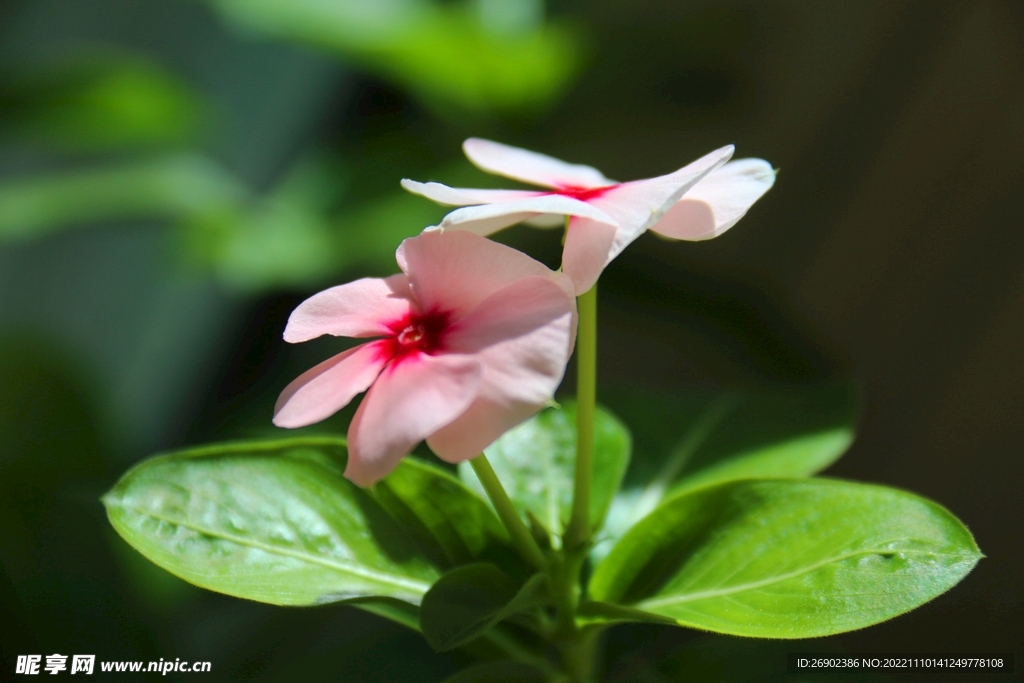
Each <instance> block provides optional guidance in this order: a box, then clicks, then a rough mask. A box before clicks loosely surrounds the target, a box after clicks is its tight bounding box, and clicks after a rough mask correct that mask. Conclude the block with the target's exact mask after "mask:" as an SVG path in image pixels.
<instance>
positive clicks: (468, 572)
mask: <svg viewBox="0 0 1024 683" xmlns="http://www.w3.org/2000/svg"><path fill="white" fill-rule="evenodd" d="M549 599H550V598H549V594H548V581H547V576H546V575H544V574H535V575H534V576H532V577H531V578H530V579H529V580H528V581H527V582H526V583H524V584H520V583H519V582H518V581H516V580H515V579H513V578H512V577H510V576H509V575H507V574H505V573H504V572H502V571H501V570H500V569H498V568H497V567H495V566H494V565H493V564H483V563H481V564H471V565H467V566H465V567H459V568H458V569H453V570H452V571H450V572H448V573H447V574H445V575H444V576H442V577H441V578H440V579H438V580H437V583H435V584H434V585H433V586H431V588H430V590H429V591H428V592H427V594H426V595H425V596H423V604H422V605H421V606H420V627H421V628H422V630H423V637H424V638H426V639H427V642H428V643H429V644H430V647H432V648H434V650H436V651H437V652H445V651H447V650H452V649H454V648H456V647H459V646H460V645H465V644H466V643H468V642H470V641H471V640H473V639H474V638H477V637H479V636H481V635H483V634H484V633H485V632H486V631H487V630H488V629H490V628H491V627H492V626H494V625H496V624H497V623H498V622H499V621H501V620H502V619H507V618H508V617H511V616H513V615H515V614H518V613H520V612H523V611H525V610H528V609H531V608H533V607H537V606H539V605H542V604H545V603H546V602H548V601H549Z"/></svg>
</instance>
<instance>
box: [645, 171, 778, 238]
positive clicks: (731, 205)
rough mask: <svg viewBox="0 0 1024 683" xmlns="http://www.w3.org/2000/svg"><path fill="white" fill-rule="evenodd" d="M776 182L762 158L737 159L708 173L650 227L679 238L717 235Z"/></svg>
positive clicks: (667, 235) (773, 174)
mask: <svg viewBox="0 0 1024 683" xmlns="http://www.w3.org/2000/svg"><path fill="white" fill-rule="evenodd" d="M774 184H775V171H774V170H773V169H772V166H771V164H769V163H768V162H767V161H764V160H763V159H738V160H736V161H730V162H729V163H727V164H725V165H724V166H722V167H721V168H717V169H715V170H714V171H712V172H711V173H709V174H707V176H705V177H704V179H703V180H701V181H700V182H699V183H697V184H696V185H694V186H693V187H692V188H690V190H689V191H687V192H686V194H684V195H683V198H682V199H680V200H679V201H678V202H676V205H675V206H673V207H672V208H671V209H669V210H668V212H667V213H666V214H665V216H664V217H663V218H662V219H661V220H660V221H658V222H657V223H656V224H655V225H654V226H652V227H651V230H653V231H654V232H657V233H659V234H661V235H664V236H665V237H672V238H674V239H677V240H706V239H711V238H712V237H718V236H719V235H721V234H722V233H723V232H725V231H726V230H728V229H729V228H731V227H732V226H734V225H736V222H737V221H739V219H741V218H743V215H744V214H745V213H746V212H747V210H749V209H750V207H751V206H752V205H753V204H754V202H756V201H757V200H758V199H760V198H761V196H762V195H763V194H764V193H765V192H767V191H768V190H770V189H771V187H772V185H774Z"/></svg>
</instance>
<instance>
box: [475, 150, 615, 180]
mask: <svg viewBox="0 0 1024 683" xmlns="http://www.w3.org/2000/svg"><path fill="white" fill-rule="evenodd" d="M462 149H463V151H464V152H465V153H466V156H467V157H468V158H469V160H470V161H472V162H473V163H474V164H475V165H476V166H477V167H478V168H480V169H482V170H484V171H487V172H488V173H495V174H497V175H501V176H505V177H506V178H512V179H513V180H521V181H523V182H524V183H531V184H533V185H541V186H542V187H556V188H557V187H587V188H590V187H602V186H604V185H613V184H614V183H615V181H613V180H608V178H605V177H604V176H603V175H602V174H601V172H600V171H598V170H597V169H596V168H591V167H590V166H583V165H581V164H567V163H566V162H564V161H560V160H558V159H555V158H554V157H549V156H547V155H546V154H538V153H537V152H530V151H528V150H525V149H520V148H519V147H511V146H509V145H503V144H501V143H500V142H491V141H490V140H482V139H480V138H470V139H468V140H466V141H465V142H464V143H462Z"/></svg>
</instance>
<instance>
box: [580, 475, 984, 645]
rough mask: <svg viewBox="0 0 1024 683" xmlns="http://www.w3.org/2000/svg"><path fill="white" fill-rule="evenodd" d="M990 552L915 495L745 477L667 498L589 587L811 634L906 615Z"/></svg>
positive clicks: (667, 608) (714, 619)
mask: <svg viewBox="0 0 1024 683" xmlns="http://www.w3.org/2000/svg"><path fill="white" fill-rule="evenodd" d="M980 558H981V552H980V551H979V550H978V547H977V545H976V544H975V542H974V539H973V538H972V537H971V534H970V533H969V532H968V531H967V529H966V528H965V527H964V526H963V524H961V523H960V522H959V521H958V520H957V519H956V518H955V517H954V516H953V515H951V514H950V513H949V512H948V511H947V510H945V509H944V508H942V507H941V506H939V505H937V504H936V503H933V502H931V501H928V500H925V499H923V498H920V497H918V496H915V495H913V494H910V493H906V492H903V491H898V490H895V489H889V488H885V487H881V486H871V485H867V484H854V483H848V482H843V481H834V480H823V479H791V480H746V481H736V482H727V483H724V484H719V485H717V486H711V487H707V488H700V489H696V490H694V491H691V492H690V493H686V494H683V495H680V496H678V497H674V498H671V499H669V500H668V501H666V502H665V503H664V504H662V505H661V506H660V507H659V508H658V509H657V510H655V511H654V512H653V513H652V514H650V515H649V516H647V517H646V518H645V519H644V520H643V521H642V522H640V523H639V524H637V525H636V526H635V527H633V528H632V529H631V530H630V531H629V532H628V533H627V534H626V536H624V537H623V538H622V539H621V540H620V541H619V542H618V543H617V544H616V546H615V547H614V548H613V549H612V551H611V553H610V554H609V555H608V557H607V558H605V560H604V561H603V562H602V563H601V564H600V565H599V566H598V567H597V569H596V570H595V572H594V575H593V577H592V578H591V581H590V590H589V594H590V597H591V599H593V600H595V601H598V602H606V603H612V604H616V605H622V606H626V607H630V608H633V609H637V610H641V611H643V612H649V613H651V614H655V615H659V616H663V617H669V618H672V619H675V620H676V621H677V622H678V623H679V624H680V625H683V626H691V627H694V628H700V629H705V630H708V631H717V632H720V633H728V634H733V635H743V636H755V637H762V638H810V637H816V636H824V635H829V634H832V633H840V632H843V631H849V630H853V629H857V628H863V627H865V626H869V625H871V624H876V623H878V622H881V621H885V620H887V619H891V618H893V617H895V616H897V615H900V614H903V613H904V612H907V611H909V610H911V609H913V608H915V607H917V606H919V605H921V604H923V603H925V602H927V601H929V600H931V599H932V598H934V597H936V596H938V595H940V594H941V593H943V592H945V591H946V590H948V589H950V588H951V587H953V586H954V585H955V584H956V583H957V582H959V581H960V580H961V579H962V578H963V577H964V576H966V574H967V573H968V572H969V571H970V570H971V569H972V568H973V567H974V565H975V564H976V563H977V562H978V560H979V559H980Z"/></svg>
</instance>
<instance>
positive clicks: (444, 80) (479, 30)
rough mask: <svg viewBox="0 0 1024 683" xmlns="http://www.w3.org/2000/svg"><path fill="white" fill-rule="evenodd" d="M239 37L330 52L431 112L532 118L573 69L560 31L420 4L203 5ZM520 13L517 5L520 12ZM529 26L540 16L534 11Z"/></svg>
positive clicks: (571, 51)
mask: <svg viewBox="0 0 1024 683" xmlns="http://www.w3.org/2000/svg"><path fill="white" fill-rule="evenodd" d="M211 4H212V5H213V6H214V7H215V8H216V9H217V10H218V11H219V12H220V13H221V14H222V15H224V16H225V18H227V19H228V20H229V21H232V22H234V23H236V24H239V25H242V26H244V27H245V28H247V29H249V30H255V31H258V32H261V33H264V34H266V35H270V36H274V37H277V38H283V39H287V40H298V41H301V42H304V43H308V44H312V45H316V46H318V47H323V48H326V49H328V50H332V51H336V52H338V53H340V54H341V55H344V56H345V57H346V61H349V62H353V61H354V62H356V63H357V64H359V65H360V66H361V67H363V68H365V69H367V70H369V71H372V72H374V73H376V74H378V75H381V76H384V77H385V78H387V79H388V80H390V81H392V82H394V83H397V84H398V85H401V86H403V87H405V88H407V89H409V90H411V91H412V92H415V93H416V94H417V95H419V96H420V98H421V99H423V100H424V101H426V102H428V103H430V104H434V105H436V106H437V107H438V109H440V110H442V111H443V110H445V109H449V108H450V107H451V105H456V106H458V107H460V108H462V109H469V110H476V111H487V110H495V109H497V110H515V109H519V110H522V109H537V108H538V107H540V106H543V105H545V104H547V103H548V102H550V101H551V100H552V99H553V98H554V97H556V96H557V95H558V94H559V93H560V92H561V91H562V90H563V89H564V88H565V86H566V85H568V83H569V81H570V79H571V78H572V77H573V76H574V75H575V74H576V73H577V72H578V70H579V67H580V65H581V59H580V53H581V45H580V42H581V41H580V40H579V37H578V36H577V34H576V32H575V31H572V30H569V29H568V28H566V27H565V26H560V25H554V24H547V25H538V24H537V23H536V22H534V21H531V20H530V19H529V18H528V17H527V21H525V22H524V21H522V20H521V19H520V18H517V17H514V16H509V17H506V18H505V19H506V20H505V21H503V20H502V18H501V17H494V16H492V17H479V16H474V15H473V13H472V11H471V9H470V8H469V7H466V6H464V5H460V4H451V3H441V2H427V1H425V0H376V1H375V2H372V3H368V2H364V1H362V0H211ZM520 4H525V3H520ZM536 14H537V17H536V18H537V19H540V18H542V17H543V12H537V13H536Z"/></svg>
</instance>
